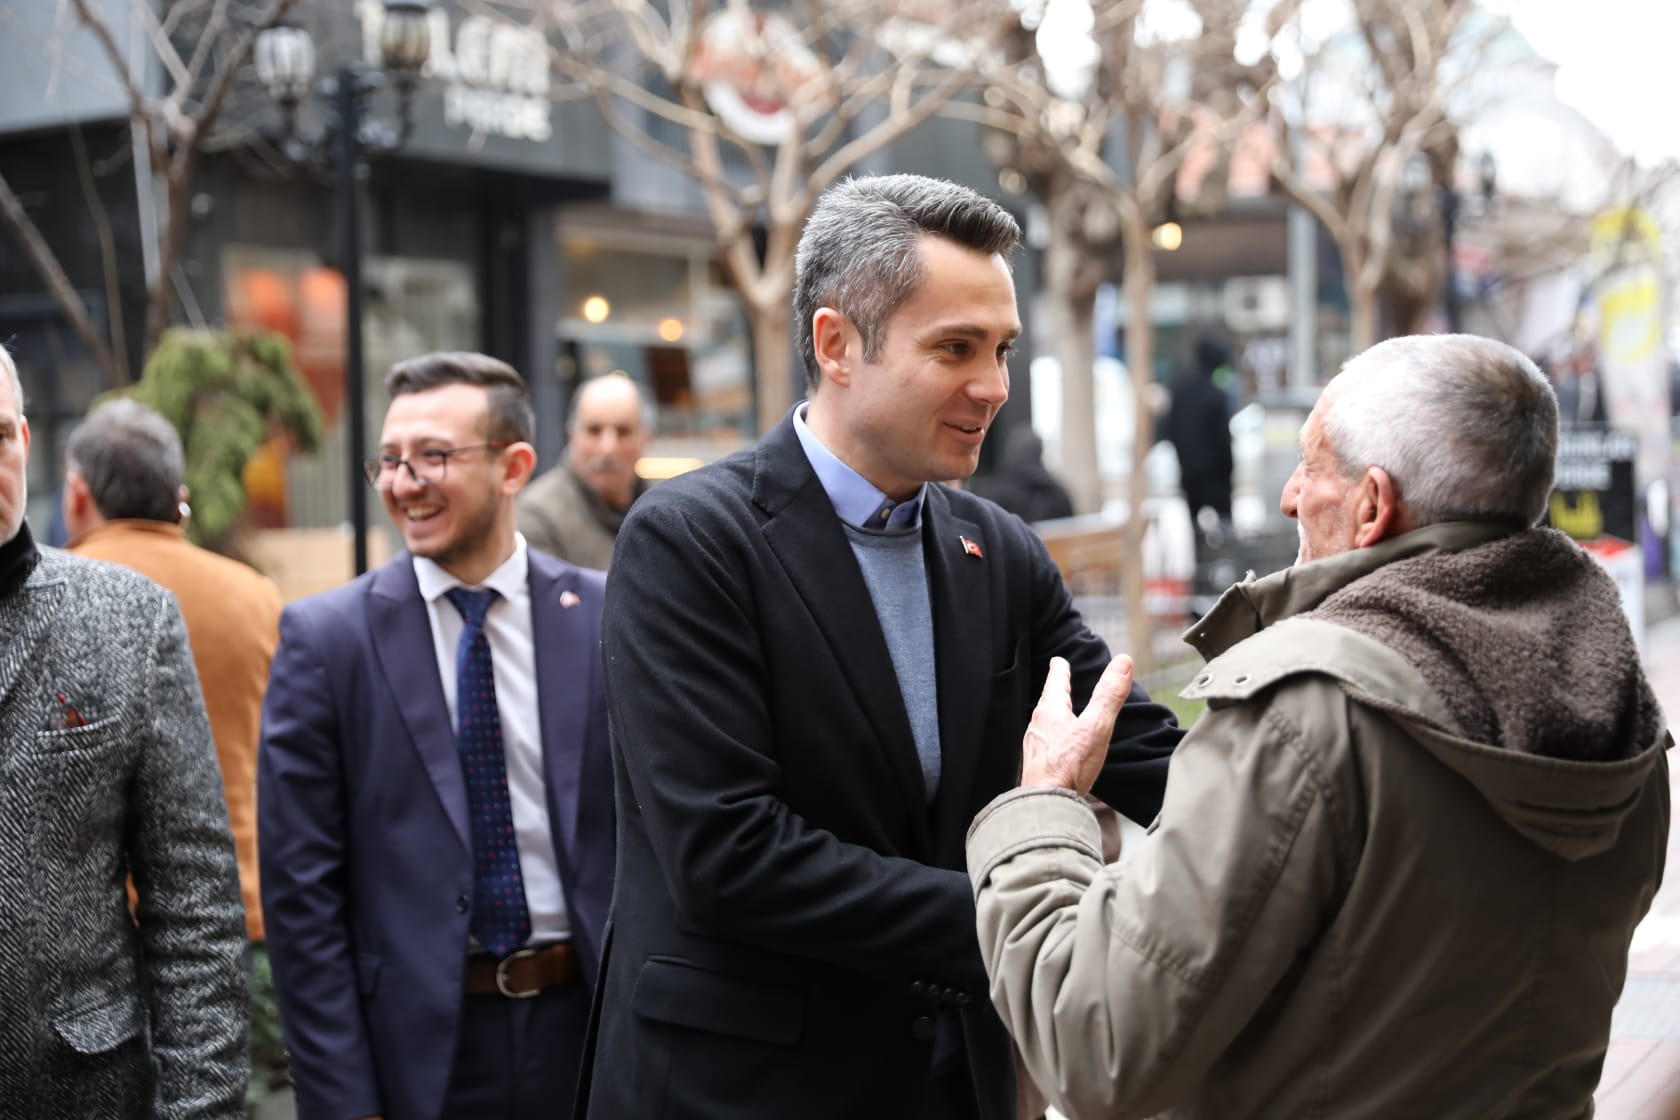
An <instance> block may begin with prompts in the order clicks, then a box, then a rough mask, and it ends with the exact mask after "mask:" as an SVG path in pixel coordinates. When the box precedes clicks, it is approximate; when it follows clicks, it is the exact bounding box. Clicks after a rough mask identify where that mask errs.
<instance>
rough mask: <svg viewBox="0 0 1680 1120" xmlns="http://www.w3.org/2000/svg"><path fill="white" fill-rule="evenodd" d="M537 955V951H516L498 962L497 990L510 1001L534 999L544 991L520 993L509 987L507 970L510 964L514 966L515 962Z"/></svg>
mask: <svg viewBox="0 0 1680 1120" xmlns="http://www.w3.org/2000/svg"><path fill="white" fill-rule="evenodd" d="M536 955H537V950H536V949H516V950H514V951H513V952H511V953H509V954H508V955H507V956H505V957H503V958H502V959H501V960H499V961H497V962H496V990H497V991H498V992H500V993H502V995H504V996H506V997H507V998H508V999H534V998H535V997H536V996H537V994H538V993H540V992H541V991H542V989H541V988H532V989H530V990H529V991H520V990H517V989H514V988H510V987H508V974H507V970H508V966H509V965H510V964H512V963H513V962H514V961H517V960H525V959H527V958H529V957H534V956H536Z"/></svg>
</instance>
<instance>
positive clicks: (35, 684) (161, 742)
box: [0, 346, 246, 1120]
mask: <svg viewBox="0 0 1680 1120" xmlns="http://www.w3.org/2000/svg"><path fill="white" fill-rule="evenodd" d="M28 460H29V424H28V421H26V420H25V419H24V416H23V388H22V385H21V384H20V382H19V378H18V373H17V367H16V366H15V365H14V364H13V362H12V358H11V355H10V354H9V353H8V352H7V351H6V349H5V348H4V347H3V346H0V1116H6V1117H8V1118H16V1120H87V1118H88V1117H100V1118H101V1120H106V1118H110V1120H151V1118H154V1117H165V1116H169V1117H182V1118H183V1120H185V1118H193V1120H212V1118H217V1120H235V1118H236V1117H243V1116H244V1115H245V1081H246V1056H245V1015H246V985H245V961H244V957H245V928H244V922H243V912H242V909H241V907H240V904H239V870H238V863H237V861H236V859H235V855H234V844H233V837H232V836H231V835H230V834H229V831H228V817H227V809H226V807H225V805H224V803H223V797H222V785H221V781H220V778H219V776H218V774H217V771H216V754H215V748H214V746H213V745H212V743H211V737H210V725H209V722H208V720H207V719H206V718H205V715H204V703H203V700H202V699H201V698H200V695H199V688H198V677H197V675H196V674H195V673H194V671H193V663H192V659H191V654H190V651H189V648H188V645H187V633H186V630H185V628H184V627H183V626H182V624H181V615H180V612H179V611H178V610H177V609H176V606H175V602H174V600H173V599H172V598H171V597H170V596H169V594H168V593H167V592H166V591H164V590H163V589H161V588H159V587H158V586H157V585H156V584H154V583H152V582H151V581H150V580H148V579H145V578H144V577H142V576H140V575H138V574H136V573H135V572H132V571H130V570H128V569H126V568H120V567H117V566H115V565H112V564H102V563H96V562H94V561H91V560H85V559H82V558H80V557H75V556H69V555H67V554H65V553H63V552H60V551H58V550H56V549H46V550H42V549H38V548H37V547H36V545H35V542H34V538H33V537H32V536H31V534H30V531H29V526H28V524H27V523H26V522H25V521H24V517H23V510H24V499H25V496H26V489H27V484H26V472H25V467H26V465H27V463H28ZM131 878H132V880H133V884H134V888H135V891H136V895H137V904H136V905H135V907H134V909H133V911H132V913H131V911H130V909H129V899H128V893H127V884H128V882H129V880H130V879H131Z"/></svg>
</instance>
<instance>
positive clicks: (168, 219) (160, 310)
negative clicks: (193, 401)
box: [141, 148, 198, 362]
mask: <svg viewBox="0 0 1680 1120" xmlns="http://www.w3.org/2000/svg"><path fill="white" fill-rule="evenodd" d="M197 157H198V152H197V149H196V148H189V149H187V150H186V151H183V152H181V153H179V154H178V155H177V156H176V158H175V160H174V161H173V162H167V163H165V166H166V167H168V168H169V170H168V173H167V174H166V175H165V176H164V193H165V197H166V198H167V200H168V201H167V202H166V204H165V206H164V211H165V213H164V219H163V228H162V229H161V230H160V231H159V232H158V273H157V278H156V279H155V280H153V282H152V287H151V290H150V291H149V292H147V293H146V339H145V347H146V348H145V351H144V352H143V353H142V354H141V361H142V362H144V361H145V360H146V359H147V358H149V357H151V354H152V351H153V350H156V349H157V344H158V340H159V339H160V338H162V337H163V329H164V328H165V327H167V326H168V325H169V312H170V309H171V308H172V307H173V305H174V300H173V299H172V298H171V297H172V296H173V294H174V289H173V287H172V285H173V284H174V275H173V273H174V271H175V262H176V261H177V260H178V259H179V258H180V256H181V243H182V242H183V241H184V240H185V238H186V232H187V214H188V210H187V204H188V201H189V200H190V199H191V197H192V181H193V168H194V166H195V165H196V164H197V162H198V158H197ZM153 158H154V159H156V158H157V157H156V156H154V157H153Z"/></svg>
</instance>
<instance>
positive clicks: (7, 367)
mask: <svg viewBox="0 0 1680 1120" xmlns="http://www.w3.org/2000/svg"><path fill="white" fill-rule="evenodd" d="M0 370H4V371H5V372H6V378H7V380H9V381H10V382H11V383H12V399H13V400H15V401H16V402H17V410H18V415H19V416H22V415H23V378H21V377H19V376H18V368H17V362H15V361H13V360H12V352H11V351H10V350H8V349H6V344H5V343H4V342H0Z"/></svg>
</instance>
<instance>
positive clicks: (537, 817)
mask: <svg viewBox="0 0 1680 1120" xmlns="http://www.w3.org/2000/svg"><path fill="white" fill-rule="evenodd" d="M529 572H530V559H529V556H528V555H527V553H526V546H525V537H524V536H523V535H521V534H515V535H514V546H513V555H512V556H509V557H508V558H507V560H505V561H504V562H503V563H502V566H501V567H499V568H497V569H496V570H495V571H494V572H491V573H490V575H489V577H488V578H487V579H485V581H484V582H483V583H482V584H480V585H479V586H478V587H474V588H471V589H472V590H475V591H476V590H479V589H481V588H490V589H492V590H494V591H496V592H497V593H498V595H499V598H497V599H496V601H495V602H493V603H491V604H490V610H489V612H488V613H487V614H486V615H485V617H484V633H485V636H486V637H487V638H489V639H490V664H491V669H492V671H493V672H494V674H495V677H496V707H497V708H498V709H499V710H500V712H501V717H502V752H503V754H504V756H505V757H506V759H507V782H508V799H509V801H510V802H511V803H512V806H513V831H514V837H515V841H516V843H517V844H518V847H519V874H520V876H521V877H522V878H523V879H524V880H525V906H526V909H527V910H529V911H530V914H531V944H533V945H541V944H544V943H547V942H551V941H559V940H563V939H565V938H567V937H569V936H570V935H571V925H570V923H569V922H568V920H567V917H566V900H565V896H564V892H563V891H562V889H561V887H560V869H559V866H558V863H557V861H556V857H555V854H554V834H553V831H552V830H551V829H550V827H549V820H548V796H547V788H548V786H547V782H546V781H545V779H544V775H543V751H542V724H541V721H540V720H539V719H538V715H537V711H538V709H537V672H536V644H535V642H534V641H533V639H532V624H531V584H530V579H529ZM414 577H415V579H416V580H418V581H419V584H420V594H421V596H422V597H424V598H425V600H426V612H427V614H429V615H430V616H431V620H432V646H433V649H434V652H435V653H436V654H437V664H438V676H439V678H440V679H441V680H442V681H443V700H444V703H445V704H446V705H448V707H449V724H450V726H451V727H452V728H457V729H458V728H459V726H460V722H459V716H458V715H457V713H456V711H455V686H456V680H455V654H456V649H457V647H458V646H459V645H460V642H461V631H462V630H463V629H464V628H465V625H466V624H465V623H464V622H462V620H461V612H460V611H458V610H456V609H455V604H453V603H451V602H450V601H449V600H448V599H445V598H444V594H445V593H446V592H448V591H449V590H450V589H452V588H456V587H470V585H468V584H465V583H462V582H461V581H460V580H458V579H456V578H455V577H454V576H452V575H450V574H449V573H448V572H446V571H444V570H443V568H441V567H439V566H438V565H437V564H436V563H434V562H433V561H431V560H428V559H426V558H424V557H421V556H416V557H414ZM475 945H476V942H475Z"/></svg>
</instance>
